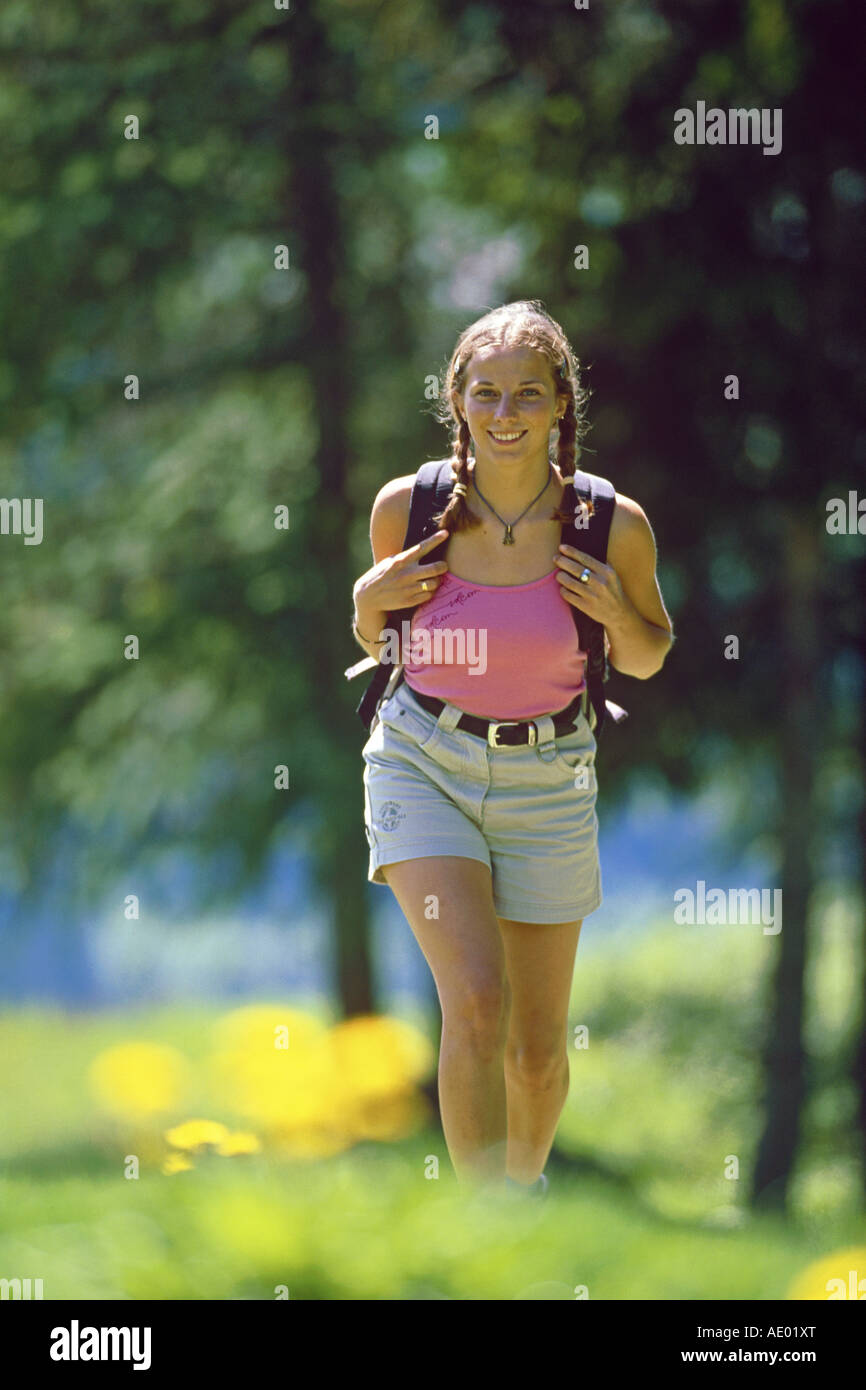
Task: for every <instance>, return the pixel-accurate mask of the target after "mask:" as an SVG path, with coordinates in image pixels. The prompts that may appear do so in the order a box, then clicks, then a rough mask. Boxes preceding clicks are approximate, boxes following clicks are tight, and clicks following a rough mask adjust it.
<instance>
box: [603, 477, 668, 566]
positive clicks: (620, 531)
mask: <svg viewBox="0 0 866 1390" xmlns="http://www.w3.org/2000/svg"><path fill="white" fill-rule="evenodd" d="M607 551H608V563H609V564H611V565H613V567H614V569H616V568H617V561H619V562H620V563H622V562H623V561H626V562H628V561H629V560H635V559H639V558H640V557H641V556H642V555H643V556H648V555H650V554H651V555H652V558H653V563H655V558H656V540H655V536H654V535H653V529H652V526H651V525H650V522H649V517H648V516H647V514H646V512H645V511H644V509H643V507H642V506H641V505H640V503H639V502H636V501H635V500H634V498H633V497H626V495H625V493H624V492H618V493H617V494H616V506H615V507H614V509H613V516H612V518H611V523H610V536H609V538H608V543H607Z"/></svg>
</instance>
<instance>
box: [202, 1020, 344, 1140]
mask: <svg viewBox="0 0 866 1390" xmlns="http://www.w3.org/2000/svg"><path fill="white" fill-rule="evenodd" d="M217 1042H218V1051H217V1052H216V1053H215V1055H214V1056H213V1057H212V1058H211V1066H212V1068H213V1072H214V1081H215V1086H216V1088H217V1093H218V1095H219V1097H220V1099H221V1100H222V1101H224V1102H225V1103H226V1104H228V1105H230V1106H232V1108H233V1109H234V1110H235V1111H237V1113H238V1114H240V1115H245V1116H248V1117H249V1118H251V1119H254V1120H255V1121H256V1122H257V1124H258V1126H259V1127H260V1128H261V1127H264V1128H267V1129H270V1128H278V1127H281V1126H285V1125H293V1126H295V1127H310V1126H313V1127H316V1126H317V1125H319V1124H321V1123H323V1122H327V1121H328V1120H329V1119H330V1118H331V1117H332V1116H333V1112H334V1100H335V1097H334V1095H333V1092H334V1085H335V1075H334V1059H333V1055H332V1052H331V1048H330V1045H329V1040H328V1030H327V1029H326V1027H325V1025H324V1024H322V1023H320V1022H319V1020H318V1019H315V1018H313V1017H312V1016H311V1015H309V1014H305V1013H302V1012H301V1011H300V1010H297V1009H289V1008H284V1007H279V1006H276V1005H257V1006H253V1007H251V1008H247V1009H237V1010H235V1011H234V1012H233V1013H232V1014H229V1015H228V1016H227V1017H226V1018H224V1019H222V1020H221V1021H220V1024H219V1025H218V1028H217Z"/></svg>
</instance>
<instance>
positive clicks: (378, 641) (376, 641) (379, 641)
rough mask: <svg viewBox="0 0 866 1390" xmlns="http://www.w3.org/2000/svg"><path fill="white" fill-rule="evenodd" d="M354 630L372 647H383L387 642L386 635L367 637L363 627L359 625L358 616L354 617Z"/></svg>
mask: <svg viewBox="0 0 866 1390" xmlns="http://www.w3.org/2000/svg"><path fill="white" fill-rule="evenodd" d="M352 631H353V632H356V633H357V635H358V636H359V637H360V639H361V641H362V642H369V643H370V646H371V647H382V646H384V644H385V638H384V637H381V638H380V637H365V636H364V634H363V632H362V631H361V629H360V628H359V627H358V620H357V618H353V619H352Z"/></svg>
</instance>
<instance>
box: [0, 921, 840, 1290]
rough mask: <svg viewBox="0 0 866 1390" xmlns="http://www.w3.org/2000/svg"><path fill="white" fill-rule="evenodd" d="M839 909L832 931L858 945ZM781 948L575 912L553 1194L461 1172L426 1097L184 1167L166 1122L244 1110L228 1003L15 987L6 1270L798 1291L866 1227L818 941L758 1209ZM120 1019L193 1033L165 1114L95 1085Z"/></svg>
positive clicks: (119, 1277) (55, 1284)
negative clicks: (797, 1068) (599, 931)
mask: <svg viewBox="0 0 866 1390" xmlns="http://www.w3.org/2000/svg"><path fill="white" fill-rule="evenodd" d="M834 931H835V936H834V938H833V943H832V949H834V950H843V951H844V950H847V949H848V943H846V942H840V940H839V933H838V924H837V926H836V928H834ZM773 949H774V948H773V946H772V944H770V942H769V941H768V938H766V937H763V936H761V935H760V934H759V933H752V934H751V935H749V933H748V930H747V929H743V928H737V929H728V930H727V931H718V930H717V931H716V932H714V933H713V932H710V931H708V930H706V929H705V930H704V932H703V934H702V935H701V934H695V935H693V936H692V937H688V938H686V937H684V933H683V930H682V929H681V928H679V929H674V928H670V927H666V926H664V925H660V927H659V929H658V930H657V931H655V932H653V933H652V934H650V935H648V936H647V937H645V938H644V939H643V941H642V942H637V943H634V942H631V943H630V944H629V946H628V950H627V951H626V949H625V948H624V946H623V944H622V938H619V939H618V941H617V943H616V944H615V948H614V947H613V946H611V947H607V948H606V947H605V945H604V943H596V942H595V941H594V940H593V938H592V936H591V934H589V933H587V936H586V937H585V938H584V940H582V942H581V946H580V951H579V955H578V968H577V971H576V974H575V986H574V994H573V1000H572V1010H571V1018H572V1021H573V1023H574V1025H575V1027H576V1028H578V1030H579V1031H578V1032H576V1033H575V1034H574V1035H573V1042H574V1044H575V1045H574V1046H572V1048H571V1050H570V1060H571V1068H572V1085H571V1092H570V1095H569V1099H568V1102H567V1105H566V1110H565V1112H564V1114H563V1117H562V1120H561V1122H560V1126H559V1130H558V1133H557V1142H556V1147H555V1149H554V1152H553V1154H552V1155H551V1160H550V1163H549V1165H548V1170H547V1171H548V1174H549V1176H550V1178H551V1193H550V1196H549V1197H548V1199H547V1200H546V1201H544V1202H536V1201H532V1200H527V1199H525V1198H519V1197H514V1196H511V1195H505V1194H503V1195H501V1196H499V1195H496V1196H494V1195H492V1194H491V1195H488V1196H481V1195H471V1194H469V1193H467V1191H466V1190H465V1189H463V1188H460V1187H458V1186H457V1184H456V1183H455V1181H454V1179H453V1176H452V1174H451V1170H450V1164H449V1161H448V1157H447V1151H446V1149H445V1144H444V1140H443V1137H442V1134H441V1130H440V1129H439V1128H438V1126H436V1125H434V1124H431V1123H430V1122H429V1117H428V1120H427V1121H426V1122H425V1121H424V1119H423V1114H422V1119H421V1121H420V1122H418V1121H414V1122H411V1123H408V1124H404V1126H403V1129H402V1131H399V1132H398V1133H397V1134H396V1135H395V1137H394V1138H393V1139H391V1140H390V1141H387V1142H385V1141H383V1142H370V1141H364V1142H359V1143H356V1144H355V1145H354V1146H352V1147H349V1148H345V1149H344V1150H343V1151H341V1152H336V1153H334V1154H332V1155H331V1156H330V1157H329V1156H321V1157H317V1158H309V1159H305V1158H297V1157H295V1158H292V1157H289V1156H286V1154H285V1153H284V1152H282V1151H280V1150H279V1149H277V1148H275V1147H273V1146H270V1147H269V1146H268V1145H267V1144H266V1145H265V1147H264V1149H263V1150H262V1151H261V1152H259V1153H253V1154H245V1155H238V1156H233V1157H220V1156H218V1155H217V1154H216V1153H214V1152H206V1153H203V1154H199V1155H196V1156H194V1157H193V1162H194V1167H192V1168H191V1169H190V1170H189V1171H184V1172H177V1173H174V1174H172V1175H167V1174H166V1173H165V1172H163V1171H162V1159H163V1156H164V1154H165V1152H166V1151H167V1147H166V1143H165V1140H164V1137H163V1136H164V1131H165V1129H166V1128H168V1127H169V1126H171V1125H175V1124H178V1123H180V1122H181V1121H184V1120H187V1119H190V1118H204V1119H210V1120H217V1121H221V1122H223V1123H224V1124H226V1125H227V1126H229V1127H232V1126H233V1127H235V1128H237V1127H241V1128H245V1129H253V1130H255V1129H256V1128H257V1126H256V1125H255V1123H254V1121H253V1120H251V1118H250V1116H249V1115H248V1114H247V1115H240V1114H237V1113H232V1111H231V1109H230V1108H229V1105H228V1101H227V1097H226V1093H225V1091H224V1089H221V1084H220V1080H219V1077H220V1075H221V1074H220V1073H219V1072H217V1071H215V1069H214V1067H213V1066H212V1061H213V1057H214V1049H215V1047H216V1042H215V1039H216V1038H217V1037H221V1038H222V1039H223V1044H221V1045H224V1040H225V1036H226V1035H225V1032H224V1031H223V1032H222V1033H218V1032H217V1031H216V1030H217V1029H218V1028H219V1025H220V1021H221V1020H222V1019H224V1017H225V1015H226V1014H227V1013H229V1012H230V1010H229V1008H228V1007H227V1006H226V1005H224V1004H223V1003H218V1004H215V1005H214V1006H212V1007H203V1006H199V1005H195V1006H188V1007H185V1006H172V1007H170V1008H151V1009H141V1010H138V1011H137V1012H134V1013H131V1012H129V1011H126V1012H122V1013H121V1012H114V1013H100V1014H70V1013H67V1012H63V1011H59V1010H53V1009H37V1008H22V1009H18V1010H15V1011H11V1012H7V1014H6V1015H5V1016H4V1017H3V1018H2V1019H0V1054H2V1055H3V1056H4V1057H5V1058H6V1059H7V1066H6V1069H5V1075H4V1076H3V1079H2V1081H0V1105H2V1112H3V1116H4V1125H3V1131H2V1135H0V1278H7V1279H10V1278H16V1277H18V1278H26V1277H30V1278H32V1279H35V1278H41V1279H42V1280H43V1287H44V1296H45V1298H47V1299H76V1300H77V1299H132V1300H136V1299H170V1300H175V1299H178V1300H180V1299H220V1300H225V1299H274V1298H277V1297H281V1296H282V1297H286V1296H287V1297H289V1298H292V1299H315V1300H343V1299H346V1300H348V1299H375V1300H378V1299H382V1300H413V1299H423V1300H432V1299H453V1300H458V1299H459V1300H485V1299H490V1300H514V1299H531V1298H538V1299H548V1300H550V1299H558V1298H562V1299H569V1300H573V1299H575V1298H580V1297H584V1296H588V1297H589V1298H590V1299H593V1300H598V1299H603V1300H604V1299H618V1300H620V1299H626V1300H631V1299H654V1300H686V1299H699V1300H704V1299H722V1300H728V1299H732V1300H736V1299H745V1300H764V1299H779V1298H785V1297H787V1296H791V1295H790V1291H791V1288H792V1285H793V1282H794V1280H795V1279H797V1278H798V1277H799V1276H801V1275H802V1273H803V1271H804V1269H806V1268H807V1267H808V1266H809V1265H810V1264H812V1263H813V1262H814V1261H816V1260H817V1259H818V1258H819V1257H821V1256H825V1255H827V1254H828V1253H829V1252H833V1251H841V1250H844V1249H847V1248H850V1247H851V1246H852V1245H861V1246H862V1245H863V1244H864V1243H866V1226H864V1220H863V1208H862V1198H861V1195H860V1180H859V1174H858V1169H857V1163H856V1154H855V1150H854V1138H853V1134H852V1133H851V1127H850V1122H849V1120H848V1119H847V1116H848V1114H849V1105H848V1101H849V1099H850V1098H849V1097H847V1094H846V1093H845V1094H843V1092H844V1085H843V1083H841V1082H840V1080H839V1078H838V1077H837V1076H834V1074H833V1071H832V1067H831V1068H830V1070H829V1071H827V1070H826V1069H827V1059H828V1058H832V1055H833V1047H834V1040H833V1030H834V1029H836V1030H838V1037H839V1042H840V1045H841V1041H842V1040H843V1038H844V1022H845V1019H846V1017H848V1008H847V1005H846V1001H845V999H844V998H841V996H840V991H841V992H844V991H845V990H848V989H851V988H853V983H852V976H851V974H850V972H846V971H844V970H839V969H829V968H828V963H827V961H826V959H823V958H821V957H820V952H819V951H816V952H815V956H817V957H818V958H819V959H820V962H821V964H820V968H821V970H822V972H823V975H822V978H823V984H822V986H821V989H820V990H815V991H814V992H813V995H812V1000H813V1003H812V1007H813V1009H815V1008H818V1007H820V1008H821V1009H822V1010H824V1026H823V1027H821V1028H817V1027H816V1021H815V1018H814V1017H813V1018H812V1020H811V1023H810V1026H811V1028H812V1029H813V1031H814V1032H816V1034H817V1035H818V1036H820V1038H821V1043H822V1052H823V1061H822V1066H823V1067H824V1068H825V1073H826V1078H825V1084H824V1085H823V1086H822V1089H821V1091H820V1092H819V1094H818V1095H816V1096H815V1097H814V1098H813V1099H812V1100H811V1101H810V1105H809V1107H807V1110H806V1113H805V1116H804V1141H803V1144H802V1146H801V1151H800V1157H799V1161H798V1167H797V1171H796V1173H795V1175H794V1181H793V1184H792V1189H791V1193H792V1200H791V1206H790V1211H789V1214H788V1215H787V1216H785V1217H784V1218H782V1217H779V1216H774V1215H771V1214H764V1213H756V1212H754V1211H752V1210H751V1209H750V1206H749V1201H748V1179H749V1173H750V1168H751V1162H752V1158H753V1155H754V1150H755V1146H756V1143H757V1139H758V1136H759V1133H760V1120H761V1115H760V1109H759V1105H758V1101H757V1096H758V1094H759V1090H758V1088H759V1083H760V1075H759V1069H758V1062H757V1058H758V1055H759V1047H758V1043H759V1040H760V1032H761V1026H762V1021H763V1016H764V995H763V991H764V989H765V980H766V977H767V972H768V968H769V965H770V961H771V955H770V953H771V951H772V950H773ZM828 949H829V948H828ZM831 979H832V980H835V981H836V984H835V985H834V989H835V991H836V992H835V993H834V994H832V997H831V996H828V995H827V988H828V985H827V981H828V980H831ZM293 1004H294V1001H293ZM294 1006H295V1007H297V1005H296V1004H294ZM306 1007H307V1008H308V1009H310V1006H309V1005H306ZM323 1018H324V1021H325V1022H326V1023H328V1022H330V1021H331V1020H330V1019H329V1018H327V1016H325V1015H323ZM430 1028H431V1030H432V1029H433V1024H432V1023H431V1025H430ZM430 1036H431V1039H432V1040H433V1041H434V1042H435V1034H434V1033H433V1032H432V1031H431V1033H430ZM131 1041H136V1042H145V1041H148V1042H151V1043H154V1044H158V1045H159V1046H161V1047H168V1048H170V1049H174V1050H175V1052H176V1053H177V1054H179V1056H180V1058H181V1061H182V1063H183V1066H182V1068H181V1071H180V1072H179V1074H178V1077H177V1079H176V1080H177V1085H176V1094H175V1095H174V1097H173V1099H172V1102H171V1105H170V1106H169V1108H167V1109H166V1110H165V1111H164V1112H163V1113H160V1114H154V1115H151V1116H150V1117H144V1118H143V1117H139V1118H138V1119H132V1118H129V1117H127V1118H126V1119H124V1118H123V1116H122V1115H120V1114H118V1113H114V1114H112V1113H110V1111H108V1110H106V1109H105V1108H103V1107H101V1106H100V1103H99V1101H98V1099H97V1098H96V1097H95V1095H94V1093H93V1090H92V1087H91V1086H90V1083H89V1080H88V1078H89V1075H90V1072H89V1068H90V1064H91V1063H92V1061H93V1059H94V1058H95V1057H96V1056H97V1055H99V1054H100V1053H101V1052H103V1050H104V1049H106V1048H110V1047H113V1046H115V1045H116V1044H118V1043H128V1042H131ZM364 1068H367V1062H366V1059H365V1063H364ZM364 1068H362V1069H361V1071H359V1072H358V1075H359V1076H362V1075H363V1074H365V1073H364ZM840 1087H841V1090H840ZM133 1160H134V1161H133ZM434 1160H435V1161H434ZM437 1163H438V1174H439V1175H438V1177H433V1178H431V1177H430V1176H429V1174H430V1171H431V1169H433V1170H435V1168H436V1164H437ZM136 1167H137V1176H130V1173H131V1172H134V1171H135V1170H136ZM840 1272H841V1273H842V1274H843V1277H844V1273H845V1272H844V1271H840ZM862 1274H866V1268H864V1270H863V1271H862ZM822 1279H823V1274H822ZM822 1290H823V1284H821V1286H820V1287H818V1286H816V1292H815V1293H814V1294H812V1295H811V1296H813V1297H825V1296H826V1295H825V1294H824V1293H823V1292H822Z"/></svg>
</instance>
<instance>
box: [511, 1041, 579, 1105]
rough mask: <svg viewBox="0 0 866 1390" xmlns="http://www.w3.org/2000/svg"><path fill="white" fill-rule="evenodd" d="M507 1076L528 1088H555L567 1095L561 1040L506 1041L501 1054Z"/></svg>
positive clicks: (548, 1089)
mask: <svg viewBox="0 0 866 1390" xmlns="http://www.w3.org/2000/svg"><path fill="white" fill-rule="evenodd" d="M505 1066H506V1070H507V1072H508V1075H509V1077H511V1078H512V1079H513V1080H515V1081H517V1082H518V1083H519V1084H520V1085H521V1086H524V1087H526V1088H527V1089H528V1090H532V1091H559V1092H560V1093H561V1094H562V1095H563V1096H565V1095H567V1094H568V1084H569V1079H570V1074H569V1069H568V1056H567V1054H566V1051H565V1045H564V1043H563V1042H562V1040H561V1039H559V1038H557V1039H556V1040H553V1039H551V1040H550V1041H548V1042H546V1041H545V1040H543V1039H534V1040H533V1041H532V1042H529V1043H525V1044H521V1043H516V1044H509V1046H508V1048H507V1049H506V1053H505Z"/></svg>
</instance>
